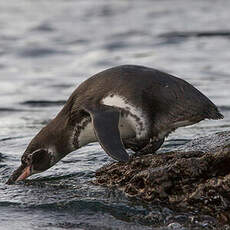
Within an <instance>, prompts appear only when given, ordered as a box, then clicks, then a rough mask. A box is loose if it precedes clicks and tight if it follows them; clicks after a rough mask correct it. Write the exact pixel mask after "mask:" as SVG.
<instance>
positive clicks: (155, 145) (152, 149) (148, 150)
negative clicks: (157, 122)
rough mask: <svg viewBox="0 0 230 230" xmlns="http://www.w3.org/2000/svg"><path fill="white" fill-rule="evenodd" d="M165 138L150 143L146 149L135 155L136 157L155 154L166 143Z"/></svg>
mask: <svg viewBox="0 0 230 230" xmlns="http://www.w3.org/2000/svg"><path fill="white" fill-rule="evenodd" d="M164 140H165V139H164V138H163V139H160V140H158V141H153V140H152V141H150V142H149V143H148V144H147V145H146V146H145V147H144V148H142V149H140V150H139V151H137V152H135V153H134V154H133V156H134V157H137V156H143V155H147V154H153V153H155V152H156V151H157V150H158V149H159V148H160V147H161V146H162V144H163V143H164Z"/></svg>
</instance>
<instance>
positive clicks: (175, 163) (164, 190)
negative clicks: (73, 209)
mask: <svg viewBox="0 0 230 230" xmlns="http://www.w3.org/2000/svg"><path fill="white" fill-rule="evenodd" d="M94 183H95V184H97V185H103V186H108V187H116V188H118V189H120V190H122V191H124V193H125V194H127V195H128V196H130V197H135V198H138V199H141V200H143V201H147V202H160V203H162V204H165V205H168V206H170V207H175V208H176V209H181V210H188V211H191V210H194V211H199V213H202V214H204V215H211V216H213V217H215V218H217V219H218V220H219V221H220V222H222V223H230V132H221V133H216V134H214V135H210V136H207V137H203V138H198V139H195V140H193V141H191V142H189V143H187V144H185V145H184V146H183V147H182V148H180V149H177V150H175V151H172V152H166V153H161V154H149V155H145V156H142V157H136V158H132V159H131V160H130V161H129V162H128V163H119V162H118V163H113V164H110V165H107V166H104V167H103V168H101V169H99V170H98V171H97V172H96V180H94Z"/></svg>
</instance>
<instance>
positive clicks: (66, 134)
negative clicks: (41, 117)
mask: <svg viewBox="0 0 230 230" xmlns="http://www.w3.org/2000/svg"><path fill="white" fill-rule="evenodd" d="M61 115H62V116H61ZM72 133H73V128H72V127H71V126H69V125H68V119H67V118H66V117H65V116H63V114H58V116H57V117H55V118H54V119H53V120H52V121H50V123H49V124H48V125H47V126H46V127H45V128H44V129H43V130H41V133H40V136H41V137H42V139H43V140H42V142H44V143H46V146H49V148H53V149H55V155H56V157H57V158H58V159H61V158H63V157H64V156H66V155H67V154H68V153H70V152H72V151H73V150H75V148H74V147H73V145H72V143H71V141H70V139H71V136H72Z"/></svg>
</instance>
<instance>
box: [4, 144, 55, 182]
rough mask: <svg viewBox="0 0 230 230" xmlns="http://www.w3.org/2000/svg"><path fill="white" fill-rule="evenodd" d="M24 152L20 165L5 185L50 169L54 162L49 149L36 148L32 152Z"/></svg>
mask: <svg viewBox="0 0 230 230" xmlns="http://www.w3.org/2000/svg"><path fill="white" fill-rule="evenodd" d="M28 150H29V149H28V148H27V150H26V151H25V152H24V154H23V155H22V158H21V165H20V166H19V167H18V168H17V169H16V170H15V171H14V172H13V174H12V175H11V177H10V178H9V180H8V181H7V184H12V183H14V182H16V181H20V180H25V179H26V178H27V177H29V176H31V175H33V174H37V173H40V172H43V171H45V170H47V169H49V168H50V167H52V166H53V165H54V164H55V162H54V153H53V152H52V151H49V149H45V148H38V149H36V150H34V151H28Z"/></svg>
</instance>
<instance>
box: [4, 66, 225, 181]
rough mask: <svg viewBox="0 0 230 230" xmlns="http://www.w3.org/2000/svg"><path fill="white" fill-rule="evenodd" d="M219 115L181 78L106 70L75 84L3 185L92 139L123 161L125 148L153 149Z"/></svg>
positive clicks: (155, 72) (124, 69)
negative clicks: (171, 135)
mask: <svg viewBox="0 0 230 230" xmlns="http://www.w3.org/2000/svg"><path fill="white" fill-rule="evenodd" d="M221 118H223V115H222V114H221V113H220V112H219V111H218V109H217V107H216V106H215V105H214V104H213V103H212V102H211V101H210V100H209V99H208V98H207V97H206V96H204V95H203V94H202V93H201V92H200V91H199V90H197V89H196V88H194V87H193V86H192V85H191V84H189V83H188V82H186V81H184V80H182V79H180V78H177V77H174V76H172V75H170V74H167V73H164V72H161V71H159V70H156V69H152V68H148V67H144V66H136V65H122V66H117V67H114V68H110V69H107V70H105V71H102V72H100V73H98V74H95V75H94V76H92V77H90V78H89V79H88V80H86V81H84V82H83V83H82V84H80V85H79V86H78V87H77V89H76V90H75V91H74V92H73V93H72V95H71V96H70V97H69V99H68V100H67V102H66V104H65V105H64V107H63V109H62V110H61V111H60V112H59V113H58V114H57V116H56V117H55V118H54V119H53V120H51V121H50V122H49V123H48V124H47V126H45V127H44V128H43V129H42V130H41V131H40V132H39V133H38V134H37V135H36V136H35V137H34V138H33V139H32V141H31V142H30V144H29V145H28V147H27V148H26V150H25V152H24V154H23V156H22V158H21V166H20V167H19V168H18V169H17V170H15V171H14V173H13V174H12V176H11V177H10V178H9V180H8V182H7V183H8V184H11V183H14V182H15V181H19V180H24V179H25V178H27V177H28V176H30V175H32V174H35V173H39V172H43V171H45V170H47V169H48V168H50V167H52V166H53V165H54V164H56V163H57V162H58V161H59V160H60V159H62V158H63V157H64V156H66V155H67V154H68V153H70V152H72V151H74V150H76V149H78V148H80V147H82V146H84V145H86V144H88V143H90V142H95V141H98V142H99V143H100V145H101V147H102V148H103V149H104V151H105V152H106V153H107V154H108V155H109V156H111V157H112V158H114V159H115V160H118V161H121V162H127V161H128V160H129V155H128V154H127V152H126V148H130V149H132V150H133V151H134V152H137V153H138V154H146V153H153V152H155V151H156V150H157V149H159V148H160V146H161V145H162V144H163V142H164V139H165V137H167V136H168V134H169V133H170V132H172V131H174V130H175V129H177V128H179V127H182V126H187V125H192V124H195V123H197V122H199V121H201V120H204V119H221Z"/></svg>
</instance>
